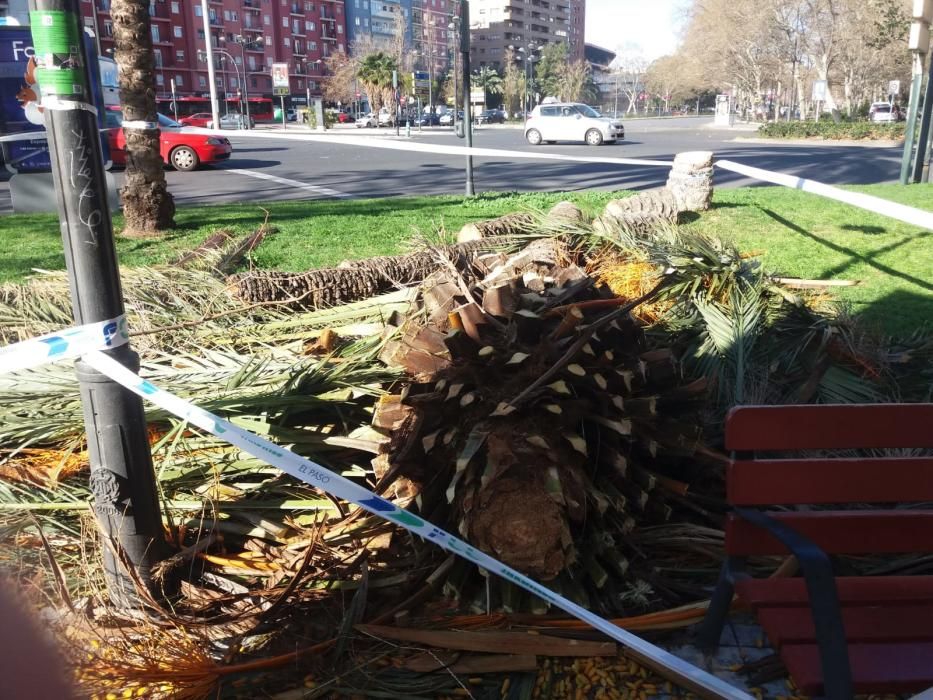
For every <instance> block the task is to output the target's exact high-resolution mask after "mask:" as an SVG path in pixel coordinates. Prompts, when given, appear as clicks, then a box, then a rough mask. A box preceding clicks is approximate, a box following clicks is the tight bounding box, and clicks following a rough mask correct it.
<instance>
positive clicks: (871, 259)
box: [762, 209, 933, 292]
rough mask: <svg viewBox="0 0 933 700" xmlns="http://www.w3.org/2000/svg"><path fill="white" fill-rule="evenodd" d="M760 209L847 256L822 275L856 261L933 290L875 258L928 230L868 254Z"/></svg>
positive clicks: (830, 274)
mask: <svg viewBox="0 0 933 700" xmlns="http://www.w3.org/2000/svg"><path fill="white" fill-rule="evenodd" d="M762 211H763V212H764V213H765V214H767V215H768V216H769V217H771V218H772V219H774V220H775V221H777V222H778V223H779V224H781V225H782V226H785V227H787V228H789V229H790V230H792V231H795V232H797V233H799V234H800V235H801V236H805V237H807V238H809V239H810V240H812V241H816V242H817V243H819V244H820V245H823V246H826V247H827V248H829V249H831V250H834V251H836V252H837V253H842V254H843V255H846V256H848V258H849V261H848V262H845V263H843V264H841V265H836V266H835V267H832V268H830V269H828V270H824V271H823V276H824V277H834V276H836V275H839V274H842V273H843V272H845V271H846V270H847V269H849V268H850V267H852V266H853V265H855V264H856V263H860V262H861V263H865V264H866V265H869V266H871V267H873V268H875V269H876V270H878V271H879V272H883V273H884V274H886V275H890V276H891V277H896V278H897V279H900V280H904V281H905V282H909V283H910V284H915V285H917V286H918V287H920V288H921V289H925V290H927V291H929V292H933V284H930V283H929V282H927V281H925V280H922V279H920V278H919V277H914V276H913V275H908V274H907V273H905V272H901V271H900V270H897V269H895V268H893V267H891V266H889V265H885V264H884V263H881V262H878V261H877V260H876V259H875V256H878V255H881V254H883V253H888V252H890V251H892V250H896V249H898V248H900V247H901V246H903V245H906V244H907V243H909V242H911V241H912V240H916V239H925V238H933V233H930V232H929V231H923V232H920V233H917V234H914V235H912V236H906V237H904V238H902V239H901V240H899V241H896V242H894V243H891V244H890V245H886V246H883V247H882V248H878V249H877V250H873V251H871V253H869V254H863V253H859V252H857V251H855V250H852V249H851V248H846V247H845V246H841V245H839V244H838V243H833V242H832V241H828V240H826V239H825V238H821V237H820V236H817V235H816V234H814V233H811V232H810V231H807V230H806V229H804V228H803V227H801V226H798V225H797V224H795V223H794V222H792V221H790V220H788V219H785V218H784V217H783V216H781V215H780V214H777V213H775V212H773V211H771V210H770V209H762Z"/></svg>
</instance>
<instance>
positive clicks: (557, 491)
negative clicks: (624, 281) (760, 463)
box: [374, 241, 710, 613]
mask: <svg viewBox="0 0 933 700" xmlns="http://www.w3.org/2000/svg"><path fill="white" fill-rule="evenodd" d="M560 259H564V255H563V253H562V251H560V250H557V249H556V244H555V243H554V242H553V241H538V242H536V243H535V244H533V245H532V246H529V248H528V249H526V250H524V251H521V252H519V253H517V254H515V255H513V256H511V257H510V256H506V255H504V254H497V255H492V256H481V257H479V258H478V259H477V260H476V262H475V269H474V272H476V274H477V275H478V276H479V275H482V277H480V278H479V281H478V282H476V283H474V284H469V283H467V282H465V281H464V280H463V279H461V278H459V276H458V275H457V274H456V273H455V271H454V270H453V268H449V269H445V270H442V271H439V272H437V273H435V274H434V275H432V276H431V277H430V278H429V279H428V280H427V281H426V282H425V283H424V285H423V287H422V305H421V308H419V309H418V310H417V311H416V312H413V313H411V314H409V315H408V316H407V317H402V318H397V319H394V320H395V327H394V332H393V334H392V337H391V338H390V339H389V340H388V341H387V343H386V346H385V349H384V351H383V353H382V359H383V360H384V361H385V362H387V363H388V364H390V365H393V366H397V367H401V368H404V369H405V370H406V371H407V372H408V373H409V374H411V375H412V376H413V378H414V382H415V383H413V384H412V385H411V386H410V387H408V389H407V390H406V392H405V393H403V394H402V395H398V396H395V397H390V398H387V399H385V400H383V401H382V402H380V403H379V404H378V405H377V408H376V412H375V418H374V427H376V429H379V430H383V431H385V432H387V433H388V434H389V435H390V438H391V439H390V440H389V441H388V442H387V443H386V444H385V445H384V446H383V454H380V455H379V456H378V457H377V458H376V460H374V467H375V471H376V476H377V478H378V479H379V482H380V483H379V488H380V490H381V491H382V492H384V493H387V494H388V495H390V496H394V497H396V498H399V499H403V500H405V501H406V502H408V501H410V500H412V499H414V503H413V507H416V508H417V509H418V510H419V511H420V512H421V514H422V515H424V516H425V517H426V518H428V519H429V520H431V521H432V522H435V523H437V524H439V525H441V526H446V527H449V528H452V529H455V530H456V531H458V532H459V533H460V534H461V535H463V536H464V537H465V538H466V539H468V540H469V541H470V542H471V543H473V544H474V545H476V546H477V547H479V548H481V549H483V550H484V551H486V552H487V553H489V554H491V555H492V556H494V557H496V558H498V559H499V560H501V561H503V562H505V563H506V564H509V565H510V566H513V567H515V568H516V569H519V570H520V571H523V572H525V573H527V574H529V575H531V576H533V577H537V578H539V579H543V580H547V581H552V582H553V585H554V586H555V587H556V588H557V589H559V590H561V591H562V592H563V593H564V594H565V595H567V596H569V597H571V598H573V599H574V600H577V601H580V602H583V603H589V602H594V601H595V600H599V601H601V605H602V606H604V610H605V612H607V613H617V612H621V611H623V610H626V609H629V610H630V609H631V608H630V607H628V604H627V603H626V590H627V589H628V588H629V587H630V586H631V583H632V581H633V580H636V579H637V575H632V574H631V573H630V572H629V567H630V557H631V556H633V555H634V556H637V552H636V551H635V550H634V549H633V548H631V547H628V546H627V538H628V535H629V534H630V533H631V532H632V531H633V529H634V528H636V527H637V526H639V525H641V524H646V525H650V524H660V523H664V522H665V521H667V520H669V519H670V518H671V515H672V512H673V510H674V508H676V506H677V502H678V500H679V499H681V498H682V497H683V495H684V494H685V493H686V491H687V489H688V485H689V484H691V483H693V482H695V481H697V480H699V479H707V478H710V475H709V474H708V470H707V468H706V467H705V466H704V465H703V462H702V460H701V459H700V458H699V457H698V455H697V454H696V452H697V451H696V447H697V445H698V441H699V437H700V432H701V431H700V425H701V421H700V419H699V417H698V412H699V409H700V406H701V405H702V402H703V400H704V398H705V384H704V382H702V381H697V382H692V383H685V382H684V381H683V380H682V378H681V373H680V369H679V365H678V362H677V359H676V357H675V356H674V353H673V352H672V351H671V350H670V349H667V348H660V349H658V348H654V349H649V348H648V346H647V344H646V342H645V337H644V334H643V332H642V329H641V327H640V326H639V324H638V323H637V322H636V321H635V320H634V318H633V317H632V316H631V314H630V313H628V310H627V309H626V308H625V305H626V303H628V302H631V300H627V299H621V298H617V297H614V296H613V295H612V294H611V293H610V292H609V291H608V290H606V289H602V288H600V289H597V288H596V286H595V283H594V282H593V280H592V279H591V278H589V277H588V276H587V275H586V274H585V273H584V272H583V271H582V270H581V269H579V268H577V267H575V266H572V265H571V266H568V267H563V266H561V265H560V264H559V263H558V262H557V261H558V260H560ZM629 306H633V305H632V304H629ZM458 567H461V565H460V564H458ZM462 567H463V570H455V572H454V573H453V574H452V575H451V580H450V581H449V586H448V592H451V593H454V594H455V595H459V594H462V593H463V590H462V588H463V586H462V585H461V584H462V581H463V580H466V579H467V578H468V573H469V571H467V570H466V569H467V567H466V565H465V564H464V565H462ZM458 576H459V578H458ZM493 588H495V589H496V595H497V596H501V598H497V600H498V602H499V603H501V605H502V607H504V608H505V609H507V610H508V609H515V608H517V607H520V600H519V599H520V597H521V595H523V594H521V593H520V592H518V591H517V590H514V589H512V588H511V587H510V586H509V585H508V584H505V583H503V582H498V581H497V582H496V583H495V584H494V586H493ZM487 604H488V602H487ZM534 604H535V605H537V603H534Z"/></svg>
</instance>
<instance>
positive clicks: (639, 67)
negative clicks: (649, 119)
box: [613, 51, 648, 114]
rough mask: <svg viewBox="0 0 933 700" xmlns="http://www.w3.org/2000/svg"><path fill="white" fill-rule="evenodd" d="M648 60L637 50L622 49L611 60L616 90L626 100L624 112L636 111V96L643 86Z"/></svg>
mask: <svg viewBox="0 0 933 700" xmlns="http://www.w3.org/2000/svg"><path fill="white" fill-rule="evenodd" d="M647 68H648V61H646V60H645V57H644V56H643V55H642V54H641V53H640V52H637V51H624V52H622V53H620V54H619V55H618V57H617V58H616V60H615V61H614V62H613V72H614V73H615V78H616V90H617V91H618V92H620V93H621V94H622V96H623V97H624V98H625V99H626V100H627V101H628V106H627V107H626V108H625V113H626V114H628V113H629V112H632V113H633V114H634V113H637V112H638V96H639V94H640V93H641V91H642V89H643V88H644V79H645V71H646V70H647Z"/></svg>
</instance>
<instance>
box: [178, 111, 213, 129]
mask: <svg viewBox="0 0 933 700" xmlns="http://www.w3.org/2000/svg"><path fill="white" fill-rule="evenodd" d="M213 119H214V118H213V117H212V116H211V114H210V112H198V113H197V114H192V115H191V116H190V117H182V118H181V119H179V120H178V123H179V124H181V125H182V126H199V127H201V128H202V129H209V128H210V126H211V121H213Z"/></svg>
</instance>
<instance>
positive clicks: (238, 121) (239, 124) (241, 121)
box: [220, 112, 256, 129]
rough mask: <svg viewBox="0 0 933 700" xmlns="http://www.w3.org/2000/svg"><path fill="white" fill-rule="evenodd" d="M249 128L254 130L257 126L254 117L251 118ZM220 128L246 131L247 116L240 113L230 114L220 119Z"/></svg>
mask: <svg viewBox="0 0 933 700" xmlns="http://www.w3.org/2000/svg"><path fill="white" fill-rule="evenodd" d="M249 126H250V128H253V127H254V126H256V120H255V119H253V118H252V117H250V118H249ZM220 128H221V129H245V128H246V115H245V114H240V113H239V112H228V113H227V114H225V115H223V116H222V117H221V118H220Z"/></svg>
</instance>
